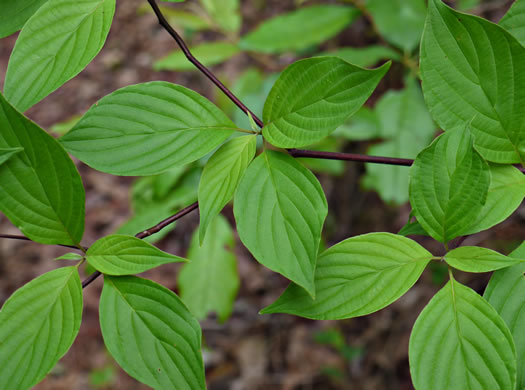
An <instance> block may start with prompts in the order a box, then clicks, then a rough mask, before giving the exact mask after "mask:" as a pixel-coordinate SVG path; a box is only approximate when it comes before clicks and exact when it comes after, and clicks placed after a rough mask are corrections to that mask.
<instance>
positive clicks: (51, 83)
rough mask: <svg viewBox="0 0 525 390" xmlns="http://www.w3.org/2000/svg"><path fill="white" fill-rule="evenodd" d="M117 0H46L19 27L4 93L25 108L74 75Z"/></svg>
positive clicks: (98, 44)
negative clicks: (79, 0)
mask: <svg viewBox="0 0 525 390" xmlns="http://www.w3.org/2000/svg"><path fill="white" fill-rule="evenodd" d="M114 12H115V0H84V1H81V2H78V1H73V2H72V1H70V0H49V1H47V2H46V3H45V4H44V5H43V6H42V7H40V8H39V9H38V11H36V12H35V14H34V15H33V16H32V17H31V19H29V21H28V22H27V23H26V24H25V26H24V28H23V29H22V32H21V33H20V35H19V37H18V39H17V41H16V44H15V47H14V49H13V52H12V54H11V58H10V59H9V64H8V66H7V73H6V76H5V85H4V93H5V96H6V98H7V99H8V100H9V101H10V103H11V104H12V105H13V106H15V107H16V108H17V109H18V110H19V111H21V112H23V111H25V110H27V109H28V108H29V107H31V106H32V105H34V104H35V103H38V102H39V101H40V100H42V99H43V98H45V97H46V96H47V95H49V94H50V93H51V92H53V91H54V90H55V89H57V88H58V87H60V86H61V85H62V84H64V83H65V82H66V81H68V80H70V79H72V78H73V77H75V76H76V75H77V74H78V73H80V71H81V70H82V69H84V68H85V67H86V65H87V64H89V63H90V62H91V60H92V59H93V58H94V57H95V56H96V55H97V54H98V52H99V51H100V49H101V48H102V46H103V45H104V42H105V40H106V36H107V34H108V32H109V27H110V26H111V21H112V19H113V13H114Z"/></svg>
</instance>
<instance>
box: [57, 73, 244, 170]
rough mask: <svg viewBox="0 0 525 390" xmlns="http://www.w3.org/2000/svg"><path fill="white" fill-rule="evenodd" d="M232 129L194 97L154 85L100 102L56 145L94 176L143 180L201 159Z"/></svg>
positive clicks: (165, 85)
mask: <svg viewBox="0 0 525 390" xmlns="http://www.w3.org/2000/svg"><path fill="white" fill-rule="evenodd" d="M234 129H235V125H234V124H233V122H232V121H231V120H230V119H228V117H226V115H225V114H224V113H223V112H222V111H220V110H219V109H218V108H217V107H216V106H215V105H213V104H212V103H211V102H210V101H209V100H207V99H206V98H204V97H202V96H201V95H199V94H198V93H197V92H194V91H192V90H190V89H187V88H184V87H182V86H180V85H175V84H170V83H167V82H163V81H153V82H150V83H144V84H136V85H130V86H127V87H124V88H121V89H119V90H117V91H115V92H113V93H111V94H109V95H108V96H106V97H104V98H102V99H101V100H100V101H99V102H98V103H97V104H95V105H94V106H93V107H91V108H90V109H89V110H88V112H87V113H86V114H85V115H84V116H83V117H82V119H81V120H80V121H79V122H78V123H77V125H76V126H75V127H74V128H73V129H72V130H71V131H69V133H67V134H66V135H65V136H63V137H62V138H61V141H62V143H63V144H64V146H65V147H66V149H67V150H68V151H69V152H70V153H72V154H73V155H74V156H75V157H77V158H79V159H80V160H82V161H83V162H85V163H86V164H88V165H89V166H91V167H93V168H95V169H97V170H99V171H102V172H107V173H111V174H113V175H124V176H144V175H154V174H157V173H161V172H163V171H166V170H168V169H170V168H172V167H174V166H176V165H183V164H187V163H189V162H192V161H195V160H197V159H199V158H201V157H203V156H204V155H206V154H207V153H209V152H211V151H212V150H213V149H215V148H216V147H217V146H219V145H220V144H221V143H222V142H223V141H224V140H226V138H228V137H229V136H230V135H231V134H232V133H233V131H234Z"/></svg>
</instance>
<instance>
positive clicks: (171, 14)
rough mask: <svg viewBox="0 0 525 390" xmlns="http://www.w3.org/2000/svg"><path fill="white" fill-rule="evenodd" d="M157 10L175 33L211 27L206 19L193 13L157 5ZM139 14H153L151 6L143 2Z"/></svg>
mask: <svg viewBox="0 0 525 390" xmlns="http://www.w3.org/2000/svg"><path fill="white" fill-rule="evenodd" d="M159 9H160V11H161V12H162V14H163V15H164V17H165V18H166V20H167V21H168V23H169V24H170V25H171V26H173V28H174V29H175V30H176V31H179V30H190V31H202V30H207V29H209V28H210V27H211V25H210V22H209V21H208V20H207V18H205V17H203V16H200V15H197V14H195V13H193V12H188V11H184V10H182V9H179V8H174V7H169V6H164V5H159ZM137 11H138V13H139V14H144V13H153V9H152V8H151V6H150V5H149V4H148V3H146V2H144V3H143V4H142V5H141V6H140V7H139V8H138V10H137Z"/></svg>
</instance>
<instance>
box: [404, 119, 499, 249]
mask: <svg viewBox="0 0 525 390" xmlns="http://www.w3.org/2000/svg"><path fill="white" fill-rule="evenodd" d="M472 145H473V137H472V135H471V134H470V132H469V131H468V128H466V129H464V130H463V129H457V130H453V131H447V132H446V133H444V134H442V135H440V136H439V137H438V138H437V139H436V140H434V142H433V143H432V144H431V145H430V146H429V147H428V148H426V149H424V150H423V151H422V152H421V153H420V154H419V155H418V156H417V158H416V160H415V161H414V164H413V165H412V167H411V169H410V188H409V192H410V204H411V205H412V210H413V211H414V215H415V216H416V218H417V221H418V222H419V223H420V224H421V226H423V228H424V229H425V230H426V231H427V232H428V233H429V234H430V235H431V236H432V237H433V238H434V239H436V240H438V241H440V242H443V243H446V242H448V241H450V240H451V239H453V238H455V237H457V236H460V235H462V234H464V233H465V232H467V231H468V230H469V228H470V226H472V224H473V222H474V221H475V220H476V218H477V217H478V215H479V213H480V212H481V210H482V209H483V205H484V203H485V201H486V198H487V191H488V188H489V184H490V171H489V167H488V164H487V163H486V162H485V160H483V158H482V157H481V156H480V155H479V153H478V152H477V151H476V150H475V149H474V148H473V146H472Z"/></svg>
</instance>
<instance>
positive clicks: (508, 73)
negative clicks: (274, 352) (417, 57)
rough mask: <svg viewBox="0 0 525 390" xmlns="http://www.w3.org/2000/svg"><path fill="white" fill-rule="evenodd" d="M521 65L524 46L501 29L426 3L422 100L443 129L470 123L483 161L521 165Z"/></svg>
mask: <svg viewBox="0 0 525 390" xmlns="http://www.w3.org/2000/svg"><path fill="white" fill-rule="evenodd" d="M524 67H525V48H524V47H523V46H521V45H520V43H519V42H518V41H517V40H516V39H515V38H514V37H513V36H512V35H511V34H510V33H508V32H507V31H505V30H504V29H503V28H501V27H500V26H498V25H496V24H493V23H491V22H489V21H487V20H485V19H481V18H478V17H476V16H471V15H466V14H462V13H458V12H456V11H454V10H453V9H451V8H449V7H448V6H446V5H445V4H443V3H442V2H441V1H440V0H431V1H429V12H428V16H427V22H426V25H425V32H424V34H423V39H422V44H421V77H422V79H423V93H424V95H425V100H426V102H427V105H428V107H429V110H430V112H431V114H432V116H433V117H434V119H435V120H436V122H437V123H438V125H439V126H440V127H441V128H442V129H444V130H452V129H454V128H458V127H459V128H463V127H465V125H466V124H467V123H470V126H471V130H472V134H473V135H474V138H475V143H476V148H477V150H479V152H480V153H481V155H482V156H483V157H484V158H485V159H486V160H488V161H492V162H496V163H518V162H520V154H519V153H518V145H519V144H520V143H521V142H524V141H525V126H524V125H523V116H522V107H523V106H524V105H525V78H523V77H521V72H520V70H519V69H523V68H524ZM524 158H525V157H523V156H522V157H521V162H525V160H524Z"/></svg>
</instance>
